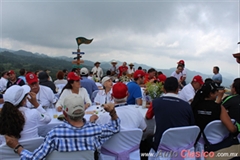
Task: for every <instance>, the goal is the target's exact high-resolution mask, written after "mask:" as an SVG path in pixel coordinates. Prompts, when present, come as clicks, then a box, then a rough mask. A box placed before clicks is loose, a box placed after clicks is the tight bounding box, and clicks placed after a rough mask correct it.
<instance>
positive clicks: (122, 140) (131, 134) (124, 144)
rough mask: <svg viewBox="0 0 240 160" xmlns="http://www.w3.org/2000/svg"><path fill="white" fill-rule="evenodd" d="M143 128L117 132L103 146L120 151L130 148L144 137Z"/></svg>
mask: <svg viewBox="0 0 240 160" xmlns="http://www.w3.org/2000/svg"><path fill="white" fill-rule="evenodd" d="M142 134H143V132H142V130H141V129H138V128H136V129H131V130H121V131H120V132H119V133H117V134H115V135H114V136H113V137H112V138H110V139H109V140H108V141H106V142H105V143H104V144H103V145H102V147H104V148H106V149H109V150H113V151H116V152H118V153H120V152H122V151H125V150H129V149H130V148H132V146H135V145H137V144H140V142H141V139H142Z"/></svg>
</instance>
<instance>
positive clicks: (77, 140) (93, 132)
mask: <svg viewBox="0 0 240 160" xmlns="http://www.w3.org/2000/svg"><path fill="white" fill-rule="evenodd" d="M63 106H64V110H63V115H64V117H65V119H66V121H64V122H63V124H61V125H59V126H57V127H55V128H54V129H52V130H51V131H50V132H48V134H47V136H46V137H45V140H44V142H43V144H42V145H41V146H40V147H38V148H37V149H35V150H34V151H33V152H30V151H28V150H26V149H24V146H22V145H21V144H20V143H19V142H18V140H17V139H16V138H14V137H10V136H5V137H6V142H7V145H8V146H9V147H11V148H13V149H14V151H15V153H18V154H19V155H20V156H21V159H35V160H40V159H44V158H46V156H47V155H48V154H50V153H51V152H53V151H54V150H56V151H58V152H77V151H87V150H88V151H92V152H94V151H95V150H96V149H100V147H101V145H102V144H103V143H104V142H106V141H107V140H108V139H109V138H111V137H112V136H113V135H114V134H116V133H118V132H119V131H120V119H119V118H118V115H117V113H116V111H115V108H114V106H113V105H104V109H105V111H107V112H109V114H110V116H111V121H110V122H109V123H108V124H104V125H100V124H95V123H93V122H94V121H95V120H96V119H97V116H96V115H93V116H91V117H90V122H86V120H85V119H84V118H83V117H84V100H83V99H82V98H81V96H79V95H76V94H72V95H68V96H67V97H66V99H65V100H64V105H63ZM71 142H72V143H71ZM69 159H71V157H69ZM79 159H81V157H79ZM90 159H94V154H92V158H90Z"/></svg>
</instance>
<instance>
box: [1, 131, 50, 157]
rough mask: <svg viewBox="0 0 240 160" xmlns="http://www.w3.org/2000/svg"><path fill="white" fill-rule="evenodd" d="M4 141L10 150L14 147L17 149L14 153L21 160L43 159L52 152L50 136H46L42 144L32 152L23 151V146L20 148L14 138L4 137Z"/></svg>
mask: <svg viewBox="0 0 240 160" xmlns="http://www.w3.org/2000/svg"><path fill="white" fill-rule="evenodd" d="M5 139H6V144H7V145H8V146H9V147H10V148H12V149H15V148H16V147H18V148H17V149H16V152H17V154H18V155H20V156H21V159H24V160H32V159H43V158H45V157H46V156H47V155H48V154H50V153H51V152H52V151H53V150H54V142H53V140H52V138H51V137H50V136H47V137H46V138H45V140H44V142H43V144H42V145H41V146H40V147H38V148H37V149H35V150H34V151H33V152H30V151H28V150H26V149H24V146H21V144H19V142H18V140H17V139H16V138H15V137H10V136H6V135H5ZM19 145H20V146H19Z"/></svg>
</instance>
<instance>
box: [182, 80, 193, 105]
mask: <svg viewBox="0 0 240 160" xmlns="http://www.w3.org/2000/svg"><path fill="white" fill-rule="evenodd" d="M195 94H196V91H195V90H194V88H193V86H192V84H191V83H189V84H187V85H186V86H184V87H183V89H182V90H181V91H180V92H179V98H180V99H182V100H184V101H186V102H188V103H190V102H189V101H190V100H191V99H193V98H194V96H195Z"/></svg>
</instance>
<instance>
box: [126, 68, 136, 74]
mask: <svg viewBox="0 0 240 160" xmlns="http://www.w3.org/2000/svg"><path fill="white" fill-rule="evenodd" d="M134 72H135V68H132V69H130V68H128V70H127V73H128V74H133V73H134Z"/></svg>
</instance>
